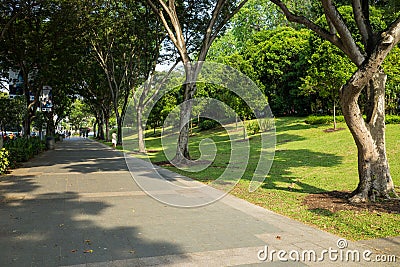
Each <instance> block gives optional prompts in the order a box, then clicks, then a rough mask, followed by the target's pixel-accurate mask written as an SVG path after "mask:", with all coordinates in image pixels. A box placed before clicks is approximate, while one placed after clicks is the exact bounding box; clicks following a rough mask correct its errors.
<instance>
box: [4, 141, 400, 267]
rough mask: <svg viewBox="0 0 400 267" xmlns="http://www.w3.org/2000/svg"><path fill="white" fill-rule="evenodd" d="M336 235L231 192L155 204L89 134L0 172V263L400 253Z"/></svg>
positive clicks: (391, 241)
mask: <svg viewBox="0 0 400 267" xmlns="http://www.w3.org/2000/svg"><path fill="white" fill-rule="evenodd" d="M130 160H132V161H134V163H135V164H136V165H135V166H142V168H145V166H146V164H145V163H144V162H143V161H141V160H139V159H133V158H130ZM143 166H144V167H143ZM132 171H133V175H135V170H132ZM162 173H163V174H164V175H166V176H168V178H169V179H170V178H171V177H175V179H174V180H175V181H183V183H185V182H186V183H187V182H188V181H191V180H190V179H188V178H185V177H182V176H180V175H177V174H174V173H172V172H170V171H165V170H164V171H162ZM193 182H194V181H193ZM170 193H171V192H169V194H170ZM175 193H176V194H182V192H175ZM183 194H186V197H187V198H188V199H189V198H190V197H191V196H190V194H192V193H191V192H185V193H183ZM193 194H194V193H193ZM339 238H340V237H338V236H335V235H332V234H330V233H327V232H324V231H321V230H318V229H315V228H313V227H310V226H307V225H304V224H302V223H299V222H297V221H294V220H291V219H289V218H286V217H284V216H281V215H278V214H276V213H274V212H271V211H269V210H266V209H263V208H261V207H258V206H255V205H253V204H250V203H248V202H246V201H244V200H241V199H238V198H235V197H233V196H230V195H228V196H225V197H224V198H222V199H221V200H219V201H217V202H215V203H212V204H210V205H206V206H203V207H199V208H176V207H172V206H169V205H167V204H163V203H161V202H158V201H156V200H154V199H153V198H151V197H149V196H148V195H147V194H146V193H145V192H143V191H142V190H141V189H140V188H139V187H138V186H137V185H136V183H135V181H134V179H133V178H132V175H131V173H130V172H129V170H128V168H127V165H126V162H125V157H124V154H123V153H121V152H118V151H114V150H112V149H111V148H108V147H106V146H104V145H102V144H99V143H97V142H94V141H91V140H89V139H83V138H82V139H80V138H75V139H67V140H64V141H63V142H59V143H57V145H56V149H55V150H51V151H46V152H45V153H43V154H41V155H39V156H37V157H36V158H34V159H33V160H31V161H30V162H28V163H26V164H24V165H23V167H21V168H19V169H16V170H14V171H12V173H11V174H9V175H6V176H2V177H0V266H264V265H265V266H320V265H324V266H377V265H379V263H377V262H372V261H371V262H366V261H365V260H363V259H362V258H361V259H360V261H357V260H355V261H353V260H350V261H345V258H346V257H347V256H346V255H348V254H351V253H350V252H351V251H355V250H357V251H359V252H360V253H361V257H362V253H363V252H364V251H365V250H371V251H372V254H371V255H370V256H369V255H368V256H369V257H368V258H369V259H371V260H374V259H376V258H375V256H376V255H378V254H382V255H384V256H385V257H386V256H391V255H397V256H399V255H400V249H399V248H400V238H387V239H379V240H368V241H359V242H350V241H349V242H348V246H347V247H346V248H344V249H339V248H338V246H337V240H338V239H339ZM266 250H267V252H268V253H267V255H268V256H269V257H268V258H267V259H265V261H262V260H260V259H259V257H260V258H263V257H264V258H265V255H266V254H265V253H264V251H266ZM279 250H282V251H283V252H281V253H285V252H286V254H280V255H281V258H282V260H280V259H279V258H278V251H279ZM324 250H327V251H329V250H331V252H332V250H337V251H338V252H337V254H331V259H330V258H329V254H328V252H324ZM311 251H315V252H316V259H317V260H318V259H319V258H321V255H323V256H324V261H322V262H321V261H315V260H314V259H313V258H312V256H313V255H312V254H311ZM349 251H350V252H349ZM348 252H349V253H348ZM333 253H334V252H333ZM303 254H304V255H305V257H304V258H305V259H302V255H303ZM309 255H311V260H310V259H308V256H309ZM335 256H337V257H338V259H336V260H335ZM296 257H299V259H300V260H299V261H296V260H292V258H296ZM349 257H350V259H351V255H350V256H349ZM387 258H388V257H387ZM284 259H288V261H283V260H284ZM396 260H397V263H394V262H392V263H389V262H385V263H381V264H380V266H399V263H400V259H399V258H398V257H397V258H396Z"/></svg>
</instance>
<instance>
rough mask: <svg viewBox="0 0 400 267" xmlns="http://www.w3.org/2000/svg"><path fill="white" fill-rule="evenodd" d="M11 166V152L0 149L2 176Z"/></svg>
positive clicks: (0, 170) (0, 172) (0, 171)
mask: <svg viewBox="0 0 400 267" xmlns="http://www.w3.org/2000/svg"><path fill="white" fill-rule="evenodd" d="M9 166H10V152H8V150H6V149H5V148H2V149H0V174H4V173H5V172H6V171H7V170H8V168H9Z"/></svg>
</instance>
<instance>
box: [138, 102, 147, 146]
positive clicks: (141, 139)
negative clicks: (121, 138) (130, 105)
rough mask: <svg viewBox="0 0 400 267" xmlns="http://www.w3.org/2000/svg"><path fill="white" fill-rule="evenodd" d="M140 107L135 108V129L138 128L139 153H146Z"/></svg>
mask: <svg viewBox="0 0 400 267" xmlns="http://www.w3.org/2000/svg"><path fill="white" fill-rule="evenodd" d="M142 113H143V110H142V107H137V109H136V119H137V120H136V121H137V129H138V146H139V152H140V153H146V147H145V144H144V130H143V121H142V115H143V114H142Z"/></svg>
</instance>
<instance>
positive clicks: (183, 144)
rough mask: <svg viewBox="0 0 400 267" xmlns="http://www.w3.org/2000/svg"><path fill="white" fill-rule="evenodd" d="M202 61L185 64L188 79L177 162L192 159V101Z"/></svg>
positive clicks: (181, 115)
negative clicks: (190, 140) (190, 134)
mask: <svg viewBox="0 0 400 267" xmlns="http://www.w3.org/2000/svg"><path fill="white" fill-rule="evenodd" d="M201 67H202V63H194V64H192V63H187V64H185V71H186V81H185V84H184V85H183V90H184V99H183V101H184V102H183V103H182V105H181V110H180V122H179V125H180V132H179V138H178V144H177V147H176V155H175V158H174V159H173V161H174V163H175V164H185V163H186V162H187V161H188V160H190V154H189V131H190V127H189V122H190V117H191V114H192V108H193V102H192V101H190V100H191V99H192V98H193V96H194V94H195V93H196V89H197V87H196V82H195V81H196V80H197V76H198V74H199V72H200V70H201Z"/></svg>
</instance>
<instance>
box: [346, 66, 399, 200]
mask: <svg viewBox="0 0 400 267" xmlns="http://www.w3.org/2000/svg"><path fill="white" fill-rule="evenodd" d="M385 82H386V75H385V74H384V73H383V71H378V72H377V73H376V74H374V75H373V78H372V79H371V80H370V81H369V83H368V85H367V86H366V88H365V89H366V90H367V91H369V94H370V95H371V97H373V99H374V100H373V101H371V102H370V103H373V106H370V107H369V108H368V114H367V119H366V120H364V118H363V115H362V112H361V110H360V107H359V104H358V98H359V95H360V94H359V93H358V92H357V91H358V90H353V89H354V88H352V87H353V86H354V83H348V84H347V85H345V86H344V87H343V88H342V92H341V104H342V110H343V115H344V117H345V120H346V123H347V125H348V127H349V129H350V131H351V133H352V135H353V138H354V140H355V143H356V145H357V151H358V175H359V183H358V186H357V188H356V190H354V191H353V194H352V198H351V199H350V200H351V201H352V202H366V201H368V200H375V198H376V197H384V198H390V193H393V194H394V195H395V192H394V184H393V180H392V177H391V175H390V168H389V163H388V160H387V156H386V146H385Z"/></svg>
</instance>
